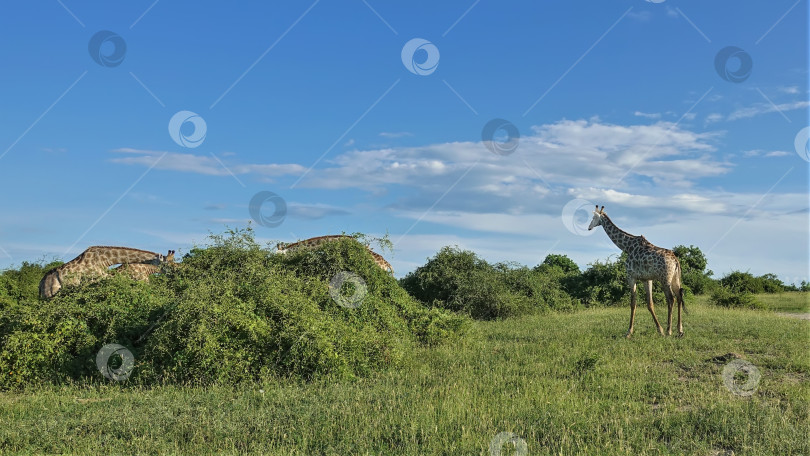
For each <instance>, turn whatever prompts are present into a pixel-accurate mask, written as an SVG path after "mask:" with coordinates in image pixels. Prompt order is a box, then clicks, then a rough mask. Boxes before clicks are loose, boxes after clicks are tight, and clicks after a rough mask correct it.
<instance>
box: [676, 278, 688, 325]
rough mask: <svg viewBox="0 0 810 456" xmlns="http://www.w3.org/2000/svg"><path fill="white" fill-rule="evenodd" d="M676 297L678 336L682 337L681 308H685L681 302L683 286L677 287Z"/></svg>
mask: <svg viewBox="0 0 810 456" xmlns="http://www.w3.org/2000/svg"><path fill="white" fill-rule="evenodd" d="M675 296H676V297H677V299H678V337H683V322H682V321H681V309H684V310H686V309H685V307H684V303H683V288H679V289H678V291H677V292H676V293H675Z"/></svg>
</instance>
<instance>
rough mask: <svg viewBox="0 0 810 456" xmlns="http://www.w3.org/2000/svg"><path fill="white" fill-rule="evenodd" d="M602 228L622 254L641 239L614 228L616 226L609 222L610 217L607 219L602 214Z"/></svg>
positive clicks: (616, 227) (605, 215)
mask: <svg viewBox="0 0 810 456" xmlns="http://www.w3.org/2000/svg"><path fill="white" fill-rule="evenodd" d="M602 228H604V229H605V234H607V235H608V237H609V238H610V240H611V241H613V243H614V244H616V247H618V248H619V249H621V250H622V251H623V252H626V251H628V250H629V249H630V247H631V246H633V245H635V244H637V243H638V242H639V241H640V240H641V239H643V238H642V237H641V236H633V235H632V234H630V233H628V232H627V231H624V230H622V229H621V228H619V227H618V226H616V224H615V223H613V221H612V220H610V217H608V216H607V214H602Z"/></svg>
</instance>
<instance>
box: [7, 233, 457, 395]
mask: <svg viewBox="0 0 810 456" xmlns="http://www.w3.org/2000/svg"><path fill="white" fill-rule="evenodd" d="M45 269H46V268H45V267H41V266H35V265H24V267H23V268H21V269H20V270H19V271H17V272H9V271H6V273H4V274H3V275H2V276H0V277H2V279H0V296H2V298H0V306H2V307H1V308H0V389H8V388H15V387H22V386H26V385H31V384H35V383H38V382H42V383H45V382H47V383H62V382H68V381H75V380H82V381H96V380H97V381H107V380H106V379H105V378H104V377H103V376H101V375H100V369H99V367H98V366H97V365H96V361H97V360H96V357H97V354H98V353H99V351H100V349H101V348H102V347H104V346H106V345H107V344H112V343H115V344H120V345H122V346H123V347H125V348H126V349H127V350H129V352H130V353H131V354H132V358H134V366H133V368H132V369H130V370H129V371H128V372H129V373H130V374H129V376H128V381H129V382H131V383H135V384H143V385H150V384H158V383H175V384H214V383H223V384H233V383H238V382H242V381H256V380H259V379H261V378H263V377H267V376H275V377H279V376H289V377H294V378H302V379H310V378H313V377H315V376H323V375H331V376H335V377H352V376H362V375H366V374H368V373H370V372H372V371H374V370H377V369H380V368H384V367H386V366H394V365H397V364H399V363H401V362H402V361H403V360H404V359H406V356H407V353H408V351H409V350H410V349H411V348H412V347H413V346H414V345H416V344H438V343H442V342H444V341H447V340H450V339H453V338H455V337H458V336H459V335H460V334H462V333H463V332H464V331H465V329H466V328H467V327H468V325H469V320H468V319H467V318H466V317H464V316H461V315H458V314H454V313H451V312H448V311H446V310H441V309H428V308H426V307H425V306H423V305H422V304H421V303H419V302H418V301H416V300H414V299H413V298H412V297H410V296H409V295H408V294H407V293H406V292H405V291H404V290H403V289H402V288H400V287H399V285H398V284H397V281H396V280H395V279H394V278H393V277H391V276H390V275H388V274H387V273H385V272H384V271H382V270H381V269H379V268H378V267H377V266H376V265H375V264H374V262H373V259H372V257H371V256H370V255H369V253H368V252H367V250H366V249H365V247H364V246H363V245H362V244H360V243H359V242H357V241H356V240H353V239H345V240H341V241H336V242H329V243H325V244H324V245H323V246H322V247H321V248H318V249H315V250H306V249H304V250H300V251H296V252H291V253H289V254H287V255H277V254H274V253H272V252H271V251H270V250H269V249H266V248H262V247H261V246H259V245H258V244H257V243H256V242H255V241H254V239H253V235H252V232H251V231H250V230H249V229H248V230H244V231H231V232H228V233H227V234H226V235H221V236H212V243H211V245H209V246H207V247H201V248H195V249H193V250H192V251H191V252H190V253H189V254H188V255H186V256H185V257H184V258H183V261H182V263H180V264H179V265H177V266H174V267H167V268H166V269H165V270H164V274H162V275H160V276H155V277H153V278H152V279H151V280H150V281H149V282H135V281H132V280H130V279H128V278H127V277H125V276H124V275H112V276H110V277H106V278H103V279H100V280H96V281H90V282H88V283H86V284H82V285H81V286H78V287H66V288H64V289H63V290H62V291H60V293H59V294H58V295H57V296H56V297H55V298H54V299H52V300H50V301H42V300H40V299H39V298H38V296H37V286H38V282H39V280H40V278H41V277H42V274H43V273H44V272H45ZM342 272H351V273H353V274H356V276H357V277H360V279H361V280H357V279H351V280H345V281H344V282H343V286H342V287H341V289H340V290H337V293H338V294H335V290H334V289H333V290H332V295H330V281H332V283H333V284H335V285H339V284H337V283H336V282H335V281H334V280H333V279H335V277H336V276H337V275H338V274H339V273H342ZM333 296H337V297H338V299H334V298H333ZM350 296H353V297H354V298H357V299H355V300H353V301H350V300H349V298H350ZM341 297H342V298H343V300H341V299H340V298H341ZM339 302H340V303H343V304H344V305H339ZM347 302H348V303H350V304H351V305H348V306H347V305H345V304H346V303H347ZM125 362H126V356H118V355H115V356H113V357H111V363H112V364H111V365H110V366H109V368H110V369H113V371H114V372H121V370H120V369H121V368H122V367H126V366H125V365H123V366H122V364H121V363H125ZM115 369H119V370H118V371H115Z"/></svg>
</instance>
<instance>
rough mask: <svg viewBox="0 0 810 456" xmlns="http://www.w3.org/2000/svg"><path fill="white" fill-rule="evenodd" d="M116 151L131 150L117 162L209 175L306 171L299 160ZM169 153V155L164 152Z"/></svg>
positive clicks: (274, 175)
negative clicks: (278, 161)
mask: <svg viewBox="0 0 810 456" xmlns="http://www.w3.org/2000/svg"><path fill="white" fill-rule="evenodd" d="M112 152H114V153H119V154H129V156H123V157H120V158H113V159H110V161H111V162H113V163H120V164H125V165H143V166H152V165H154V168H155V169H159V170H168V171H180V172H187V173H197V174H205V175H209V176H228V175H230V174H258V175H261V176H265V177H280V176H285V175H300V174H303V173H304V171H306V168H305V167H304V166H301V165H298V164H238V163H236V164H227V163H225V164H224V165H225V166H223V164H221V163H220V162H219V161H218V160H217V159H215V158H214V157H212V156H204V155H194V154H183V153H176V152H161V151H153V150H141V149H132V148H120V149H115V150H113V151H112ZM164 154H165V155H164ZM161 157H163V158H161Z"/></svg>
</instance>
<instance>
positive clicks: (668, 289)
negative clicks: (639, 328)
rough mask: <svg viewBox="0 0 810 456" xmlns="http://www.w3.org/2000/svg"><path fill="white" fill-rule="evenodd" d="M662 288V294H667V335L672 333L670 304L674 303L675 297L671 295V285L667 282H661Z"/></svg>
mask: <svg viewBox="0 0 810 456" xmlns="http://www.w3.org/2000/svg"><path fill="white" fill-rule="evenodd" d="M662 285H663V288H664V294H665V295H666V296H667V335H668V336H671V335H672V304H673V303H674V301H675V299H674V297H673V296H672V287H670V286H669V284H662Z"/></svg>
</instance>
